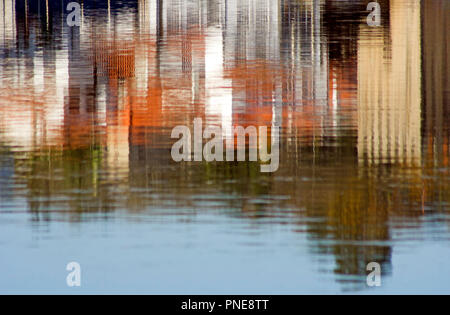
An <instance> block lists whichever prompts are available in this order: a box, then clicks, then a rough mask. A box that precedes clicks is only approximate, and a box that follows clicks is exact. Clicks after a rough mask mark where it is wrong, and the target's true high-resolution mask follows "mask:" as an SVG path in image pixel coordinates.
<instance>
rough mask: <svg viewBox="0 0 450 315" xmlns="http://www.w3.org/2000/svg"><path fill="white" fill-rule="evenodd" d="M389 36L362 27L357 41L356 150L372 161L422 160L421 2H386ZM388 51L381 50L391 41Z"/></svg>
mask: <svg viewBox="0 0 450 315" xmlns="http://www.w3.org/2000/svg"><path fill="white" fill-rule="evenodd" d="M390 5H391V7H390V15H391V21H390V37H388V36H385V34H384V30H385V29H384V28H383V29H381V28H370V27H369V26H366V25H362V26H361V29H360V34H359V40H358V154H359V156H360V158H361V160H364V159H367V160H368V161H369V162H371V163H405V164H415V165H418V164H419V163H420V158H421V135H420V134H421V48H420V47H421V46H420V38H421V31H420V1H418V0H414V1H409V0H394V1H391V2H390ZM389 40H390V46H391V49H390V51H386V50H385V46H386V44H389Z"/></svg>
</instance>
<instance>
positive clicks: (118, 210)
mask: <svg viewBox="0 0 450 315" xmlns="http://www.w3.org/2000/svg"><path fill="white" fill-rule="evenodd" d="M367 3H368V1H345V0H341V1H337V0H304V1H294V0H211V1H206V0H190V1H182V0H136V1H125V0H122V1H106V0H105V1H101V2H100V1H83V2H82V6H81V12H80V26H76V25H75V26H69V24H68V23H67V18H68V14H69V13H70V11H67V5H68V1H67V0H63V1H48V0H47V1H45V0H40V1H28V0H22V1H18V0H17V1H14V0H2V1H0V292H1V293H66V294H71V293H168V294H215V293H217V294H299V293H333V294H334V293H362V294H364V293H375V294H376V293H380V294H384V293H450V281H449V280H450V264H449V261H450V177H449V175H450V166H449V156H450V152H449V139H450V127H449V122H450V116H449V113H450V102H449V91H450V87H449V81H448V73H449V65H450V63H449V55H450V51H449V46H448V43H449V42H450V41H449V34H450V33H449V31H448V30H449V29H450V27H449V24H450V22H449V16H450V15H449V12H450V11H449V9H450V2H449V1H447V0H426V1H420V0H383V1H378V3H379V4H380V8H381V11H380V25H379V26H369V25H368V23H367V16H368V15H369V13H370V12H369V11H367V10H366V9H367V7H366V6H367ZM195 118H201V119H202V121H203V125H204V127H206V126H219V127H222V128H227V127H236V126H243V127H248V126H256V127H260V126H266V127H267V128H268V130H269V133H270V135H271V136H272V137H273V135H274V132H273V130H274V127H275V126H279V128H280V129H279V130H280V135H279V159H280V162H279V168H278V170H277V171H276V172H272V173H264V172H261V170H260V166H261V165H262V163H263V162H261V161H253V162H252V161H243V162H227V161H225V162H216V161H214V162H206V161H205V160H203V161H200V162H195V161H192V162H175V161H173V159H172V157H171V147H172V145H173V144H174V143H175V141H176V139H172V138H171V132H172V129H173V128H174V127H176V126H179V125H184V126H187V127H188V128H193V121H194V119H195ZM224 130H225V129H224ZM69 262H78V263H79V264H80V266H81V287H69V286H68V285H67V284H66V276H67V275H68V273H69V271H67V270H66V265H67V264H68V263H69ZM370 262H375V263H378V264H379V265H380V268H381V286H379V287H370V286H369V285H368V283H367V281H366V280H367V276H368V275H369V273H370V271H368V270H367V269H366V267H367V265H368V264H369V263H370Z"/></svg>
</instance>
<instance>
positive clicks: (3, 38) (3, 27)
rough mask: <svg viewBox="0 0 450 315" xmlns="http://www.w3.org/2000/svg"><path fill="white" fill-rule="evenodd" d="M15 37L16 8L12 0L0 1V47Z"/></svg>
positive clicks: (7, 44) (11, 41) (10, 42)
mask: <svg viewBox="0 0 450 315" xmlns="http://www.w3.org/2000/svg"><path fill="white" fill-rule="evenodd" d="M15 39H16V9H15V1H14V0H4V1H0V49H3V48H4V47H8V46H9V45H10V44H12V43H13V42H14V41H15Z"/></svg>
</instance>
